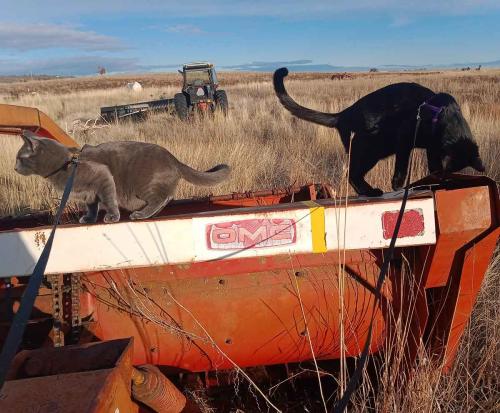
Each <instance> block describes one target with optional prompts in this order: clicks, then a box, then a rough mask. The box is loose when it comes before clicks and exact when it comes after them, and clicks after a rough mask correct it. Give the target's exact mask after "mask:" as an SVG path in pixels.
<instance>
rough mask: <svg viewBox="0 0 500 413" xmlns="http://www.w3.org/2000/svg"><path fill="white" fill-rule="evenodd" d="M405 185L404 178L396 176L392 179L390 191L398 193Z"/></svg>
mask: <svg viewBox="0 0 500 413" xmlns="http://www.w3.org/2000/svg"><path fill="white" fill-rule="evenodd" d="M404 183H405V177H404V176H402V175H396V176H394V178H392V189H393V190H394V191H399V190H400V189H401V188H402V187H403V185H404Z"/></svg>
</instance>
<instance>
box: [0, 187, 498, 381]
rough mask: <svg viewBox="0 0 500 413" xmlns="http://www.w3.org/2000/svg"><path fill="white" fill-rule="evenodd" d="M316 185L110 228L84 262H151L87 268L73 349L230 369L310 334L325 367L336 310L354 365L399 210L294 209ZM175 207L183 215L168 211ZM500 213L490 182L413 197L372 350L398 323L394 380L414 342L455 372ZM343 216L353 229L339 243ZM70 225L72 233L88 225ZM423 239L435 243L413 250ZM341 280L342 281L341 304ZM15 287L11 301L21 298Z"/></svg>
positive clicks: (390, 205)
mask: <svg viewBox="0 0 500 413" xmlns="http://www.w3.org/2000/svg"><path fill="white" fill-rule="evenodd" d="M313 188H314V187H312V186H310V187H307V189H306V191H305V192H304V190H301V191H300V194H301V196H300V198H299V197H298V196H297V198H299V199H300V202H294V203H289V204H285V205H282V204H280V203H281V202H283V201H284V200H286V201H288V202H291V201H294V200H297V198H295V199H294V196H295V195H294V194H295V192H292V193H288V194H286V195H285V194H283V193H280V194H273V193H270V192H265V193H263V195H262V197H258V196H255V193H254V194H252V195H249V194H247V196H243V195H241V194H237V195H234V196H224V197H220V198H219V200H218V201H216V200H213V199H212V202H213V203H212V204H210V203H208V204H205V203H203V204H202V205H203V206H202V205H201V204H196V203H192V204H188V203H184V204H183V205H179V204H178V205H177V206H175V207H174V208H179V209H176V212H175V213H174V214H173V215H170V216H164V217H160V218H158V219H155V220H153V221H150V222H144V223H140V224H142V225H144V227H143V228H142V227H141V228H142V229H141V231H139V232H135V229H134V230H133V231H131V230H130V228H131V227H130V225H131V224H130V223H128V222H123V223H120V224H116V226H115V225H110V226H109V227H110V228H113V227H119V225H122V228H123V229H124V230H123V231H121V232H119V233H117V234H116V235H117V236H116V237H115V238H113V239H112V241H113V243H114V244H113V245H114V247H110V245H112V244H110V243H108V244H106V245H104V244H103V245H101V244H99V242H100V241H99V240H96V238H92V241H89V242H90V243H91V244H99V245H101V246H100V251H99V255H98V254H97V253H96V256H95V257H92V258H91V259H92V260H94V261H93V262H97V263H102V262H105V260H106V259H107V257H106V256H107V255H112V254H115V253H116V251H117V248H116V246H119V248H118V250H120V251H122V252H123V251H126V252H127V254H123V255H124V257H121V259H128V258H129V257H127V255H129V256H131V255H132V254H131V251H132V250H133V249H131V247H130V246H127V245H125V244H127V243H128V244H133V245H134V246H135V247H134V248H135V251H138V250H141V254H143V257H147V258H148V259H149V261H148V260H146V261H147V262H144V263H143V265H141V266H138V267H135V265H134V268H127V267H128V266H129V264H130V263H129V264H127V265H125V266H123V267H116V266H113V265H115V264H116V263H115V264H111V268H109V269H101V270H97V271H82V274H81V282H82V286H83V288H82V292H81V294H80V316H81V318H82V324H83V328H82V340H85V337H87V339H88V338H89V337H91V338H92V339H100V340H108V339H112V338H118V337H127V336H133V337H134V338H135V349H134V363H136V364H144V363H149V364H156V365H167V366H172V367H177V368H181V369H185V370H188V371H207V370H216V369H224V368H232V367H233V363H236V364H238V365H239V366H242V367H244V366H256V365H266V364H278V363H290V362H294V361H302V360H308V359H310V358H311V351H310V348H309V343H308V340H307V334H309V335H310V336H311V338H312V343H313V346H314V351H315V354H316V356H317V357H318V358H322V359H334V358H337V357H339V355H340V351H339V345H340V342H339V340H340V339H339V308H340V304H341V300H343V301H344V303H343V307H344V311H345V313H344V321H345V324H344V328H345V337H346V339H345V346H346V351H347V354H348V355H352V356H355V355H358V354H359V352H360V348H361V346H362V344H363V343H364V340H365V338H366V334H367V330H368V323H369V317H370V315H371V308H372V303H373V292H374V286H375V282H376V277H377V275H378V273H379V269H380V266H381V262H382V255H383V254H382V252H383V248H384V247H385V246H386V245H387V244H386V243H387V242H388V239H389V238H390V236H391V235H392V231H393V228H394V211H396V210H397V208H398V206H399V202H398V200H397V199H396V200H390V199H385V200H379V201H366V200H350V201H349V206H348V208H347V211H346V210H343V209H342V208H340V207H338V208H336V207H335V205H333V206H332V202H331V201H328V200H327V201H325V200H319V201H318V200H314V201H313V202H307V203H305V202H302V201H305V200H306V199H307V197H309V198H311V199H314V198H316V192H315V191H314V190H313ZM306 192H307V195H306V196H305V197H304V194H305V193H306ZM298 193H299V192H297V194H298ZM203 202H205V201H203ZM217 202H220V203H217ZM262 204H266V205H274V206H266V207H259V205H262ZM338 205H339V204H338V202H337V206H338ZM228 206H230V208H232V209H229V210H228V209H227V208H228ZM241 206H245V207H253V208H238V207H241ZM183 208H184V210H185V211H188V212H189V213H187V214H184V215H176V214H177V213H178V212H179V210H180V211H182V209H183ZM434 209H435V211H434ZM300 214H302V215H300ZM499 214H500V205H499V201H498V192H497V189H496V186H495V183H493V182H492V181H490V180H488V179H486V178H480V179H476V178H471V179H467V180H464V181H460V179H458V180H457V182H455V183H453V185H451V184H450V185H448V184H446V185H443V186H441V187H439V188H435V189H434V191H433V192H432V193H430V192H426V193H423V194H421V195H420V197H417V198H413V199H411V200H410V201H409V204H408V210H407V215H405V220H404V221H403V228H402V234H401V236H402V238H400V239H399V242H400V244H399V246H401V247H404V248H398V249H397V251H396V257H402V256H400V255H399V254H404V259H401V260H400V261H399V262H400V263H401V264H398V260H396V261H395V262H394V264H393V265H392V266H391V271H390V274H389V277H388V279H387V280H386V282H385V284H384V287H383V297H382V298H383V300H382V303H381V306H380V307H379V308H377V309H376V314H375V330H374V335H373V341H372V345H371V348H370V351H371V352H375V351H378V350H380V349H383V348H384V345H385V344H387V343H388V342H390V340H391V337H396V334H397V331H396V328H397V325H396V323H395V320H397V319H398V317H400V319H401V320H403V322H404V324H405V325H408V326H409V331H410V332H409V333H408V334H405V335H404V342H403V343H401V342H399V343H398V345H402V346H403V349H404V358H403V364H402V369H403V370H405V369H408V368H410V367H411V366H412V365H413V362H414V360H415V357H416V353H417V349H418V346H419V344H420V343H421V342H422V341H424V342H426V343H427V345H428V350H429V351H430V352H431V354H433V355H434V356H436V357H444V358H445V366H449V365H451V362H452V360H453V356H454V352H455V349H456V345H457V343H458V341H459V340H460V337H461V335H462V332H463V328H464V325H465V323H466V322H467V320H468V318H469V316H470V311H471V308H472V306H473V303H474V302H475V299H476V296H477V293H478V291H479V288H480V282H481V280H482V277H483V276H484V273H485V270H486V267H487V265H488V262H489V260H490V258H491V255H492V253H493V249H494V246H495V243H496V242H497V240H498V231H499V230H498V225H499V220H500V218H499ZM461 215H464V217H465V218H464V219H463V220H461V218H460V217H461ZM343 219H347V223H348V224H347V226H346V227H345V229H346V238H345V240H344V238H343V232H344V226H343V225H341V224H340V223H341V222H342V220H343ZM181 221H186V222H183V223H182V225H181V224H180V222H181ZM188 222H189V224H187V223H188ZM172 223H175V225H176V227H175V228H174V226H172V227H170V226H169V227H168V230H167V226H165V228H164V230H160V231H158V228H159V225H171V224H172ZM351 223H352V225H351ZM181 226H182V228H181V229H182V231H177V230H178V229H179V228H180V227H181ZM95 227H96V228H106V227H107V226H103V225H96V226H95ZM65 228H67V229H68V230H69V229H74V230H75V231H76V232H74V236H75V237H77V236H78V237H80V236H85V235H82V234H85V233H86V231H91V228H92V226H88V227H82V226H77V225H73V226H71V225H67V226H63V228H62V230H64V229H65ZM132 228H133V227H132ZM161 228H163V227H161ZM37 230H38V231H40V230H41V229H40V228H37ZM28 231H29V230H28ZM126 231H128V233H135V236H134V237H132V238H131V235H127V232H126ZM19 232H25V231H24V230H23V231H19ZM4 233H5V232H4ZM100 234H101V237H102V238H104V235H102V234H104V233H100ZM158 234H159V235H158ZM186 234H188V235H186ZM339 234H340V235H339ZM429 234H430V235H431V238H430V239H427V241H425V242H423V241H422V242H420V241H419V239H420V238H419V237H427V236H429ZM118 235H119V236H118ZM169 237H172V238H169ZM40 239H41V238H40V236H39V240H40ZM68 239H69V238H68ZM89 240H90V238H89ZM71 241H72V242H73V239H72V240H71ZM124 241H126V242H124ZM405 241H407V242H405ZM167 242H168V243H170V244H168V245H169V247H168V248H165V246H166V245H167ZM75 245H76V246H75ZM79 245H81V244H78V243H77V244H75V243H72V244H71V247H72V251H73V252H69V251H67V253H68V255H69V258H68V259H73V260H75V262H78V260H79V259H80V256H85V255H84V251H83V246H79ZM344 246H345V247H346V248H347V250H342V247H344ZM89 247H92V245H89V244H86V248H89ZM61 248H63V247H62V246H61ZM127 248H128V249H127ZM350 248H352V249H350ZM74 251H78V254H74ZM103 251H105V252H106V256H104V254H102V252H103ZM129 253H130V254H129ZM171 253H172V254H171ZM134 254H135V253H134ZM175 254H184V255H185V256H186V257H188V258H189V259H187V260H185V259H178V258H176V257H178V256H177V255H175ZM137 256H139V255H137ZM135 257H136V255H134V256H133V258H134V259H135ZM158 257H159V258H158ZM115 258H117V257H115ZM57 259H60V258H57ZM136 264H137V262H136ZM405 266H406V267H408V268H407V269H406V270H405V269H404V267H405ZM80 268H82V267H80ZM339 277H345V280H346V282H345V291H344V295H343V296H340V295H339V291H338V284H339V283H338V280H339ZM21 286H22V282H21V283H20V285H19V287H16V289H15V291H14V293H15V294H17V296H19V295H20V293H21V291H22V287H21ZM18 290H19V291H18ZM44 291H45V290H44ZM43 294H47V293H46V291H45V292H44V293H43ZM43 294H42V293H41V296H40V297H39V299H38V301H37V307H38V308H39V309H40V311H43V312H45V311H47V308H49V311H50V295H43ZM302 308H303V309H304V313H303V312H302ZM304 314H305V317H304ZM429 320H431V321H429ZM306 327H307V328H306ZM431 327H433V328H431ZM64 331H66V332H69V331H70V328H69V326H66V328H65V330H64ZM49 343H50V341H49Z"/></svg>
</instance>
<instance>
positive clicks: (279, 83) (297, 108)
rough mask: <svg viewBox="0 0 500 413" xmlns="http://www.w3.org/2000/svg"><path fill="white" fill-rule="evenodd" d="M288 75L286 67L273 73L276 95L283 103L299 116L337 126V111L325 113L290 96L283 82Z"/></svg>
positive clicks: (331, 126)
mask: <svg viewBox="0 0 500 413" xmlns="http://www.w3.org/2000/svg"><path fill="white" fill-rule="evenodd" d="M286 76H288V69H287V68H286V67H282V68H280V69H278V70H276V71H275V72H274V75H273V85H274V91H275V92H276V96H278V99H279V100H280V102H281V104H282V105H283V106H284V107H285V108H286V109H288V110H289V111H290V112H291V113H292V114H293V115H295V116H297V117H298V118H301V119H304V120H308V121H309V122H314V123H318V124H319V125H324V126H328V127H330V128H334V127H336V126H337V123H338V119H339V116H338V115H337V114H336V113H324V112H318V111H316V110H312V109H308V108H305V107H304V106H301V105H299V104H298V103H297V102H295V101H294V100H293V99H292V98H291V97H290V95H289V94H288V93H287V91H286V89H285V84H284V83H283V79H284V78H285V77H286Z"/></svg>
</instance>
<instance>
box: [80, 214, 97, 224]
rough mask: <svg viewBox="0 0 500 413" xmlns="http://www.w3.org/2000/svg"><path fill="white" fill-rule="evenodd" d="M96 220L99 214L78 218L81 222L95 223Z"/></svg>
mask: <svg viewBox="0 0 500 413" xmlns="http://www.w3.org/2000/svg"><path fill="white" fill-rule="evenodd" d="M96 221H97V215H84V216H82V217H81V218H80V219H79V220H78V222H80V224H95V223H96Z"/></svg>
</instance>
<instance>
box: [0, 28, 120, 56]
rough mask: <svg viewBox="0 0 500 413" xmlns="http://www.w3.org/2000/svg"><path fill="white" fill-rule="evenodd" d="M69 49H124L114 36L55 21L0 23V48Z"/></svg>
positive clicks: (23, 49) (22, 49)
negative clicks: (54, 22) (43, 22)
mask: <svg viewBox="0 0 500 413" xmlns="http://www.w3.org/2000/svg"><path fill="white" fill-rule="evenodd" d="M47 48H70V49H79V50H86V51H114V50H121V49H124V46H123V44H122V43H121V42H120V41H119V40H118V39H116V38H114V37H111V36H105V35H102V34H98V33H95V32H93V31H84V30H80V29H78V28H75V27H70V26H63V25H56V24H23V23H4V24H1V25H0V49H10V50H15V51H28V50H36V49H47Z"/></svg>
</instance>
